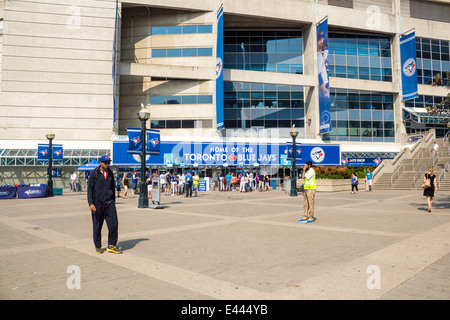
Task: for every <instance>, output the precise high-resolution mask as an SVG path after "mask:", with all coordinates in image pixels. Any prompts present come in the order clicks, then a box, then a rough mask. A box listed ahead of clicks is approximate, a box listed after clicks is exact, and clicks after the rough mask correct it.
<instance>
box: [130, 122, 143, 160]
mask: <svg viewBox="0 0 450 320" xmlns="http://www.w3.org/2000/svg"><path fill="white" fill-rule="evenodd" d="M127 132H128V150H127V153H138V154H141V152H142V135H141V129H140V128H127Z"/></svg>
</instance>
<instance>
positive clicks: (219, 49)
mask: <svg viewBox="0 0 450 320" xmlns="http://www.w3.org/2000/svg"><path fill="white" fill-rule="evenodd" d="M216 122H217V130H221V129H223V6H221V7H220V9H219V12H218V13H217V46H216Z"/></svg>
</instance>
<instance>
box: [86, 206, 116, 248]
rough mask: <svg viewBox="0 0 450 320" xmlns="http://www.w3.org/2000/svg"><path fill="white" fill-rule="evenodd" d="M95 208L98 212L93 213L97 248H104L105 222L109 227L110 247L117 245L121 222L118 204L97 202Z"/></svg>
mask: <svg viewBox="0 0 450 320" xmlns="http://www.w3.org/2000/svg"><path fill="white" fill-rule="evenodd" d="M95 208H96V209H97V211H95V212H92V213H91V215H92V225H93V230H94V244H95V247H96V248H101V246H102V227H103V221H105V220H106V225H107V226H108V245H111V246H115V245H117V239H118V235H119V234H118V229H119V222H118V220H117V210H116V204H115V203H114V202H111V203H110V204H104V203H99V202H96V203H95Z"/></svg>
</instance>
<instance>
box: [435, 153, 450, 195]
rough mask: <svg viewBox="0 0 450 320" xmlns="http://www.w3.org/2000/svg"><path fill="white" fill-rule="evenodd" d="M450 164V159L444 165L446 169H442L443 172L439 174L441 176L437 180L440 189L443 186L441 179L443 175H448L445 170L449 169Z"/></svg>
mask: <svg viewBox="0 0 450 320" xmlns="http://www.w3.org/2000/svg"><path fill="white" fill-rule="evenodd" d="M449 165H450V160H449V161H447V163H446V164H445V166H444V170H442V172H441V174H440V175H439V178H438V181H437V185H438V189H440V188H441V179H442V177H444V178H445V177H446V176H445V171H446V170H447V171H448V169H449V168H448V166H449Z"/></svg>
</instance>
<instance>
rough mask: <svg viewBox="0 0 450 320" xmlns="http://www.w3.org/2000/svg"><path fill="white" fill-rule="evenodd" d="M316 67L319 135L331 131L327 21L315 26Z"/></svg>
mask: <svg viewBox="0 0 450 320" xmlns="http://www.w3.org/2000/svg"><path fill="white" fill-rule="evenodd" d="M317 66H318V70H317V73H318V76H319V114H320V123H319V133H326V132H330V131H331V115H330V82H329V75H328V19H325V20H324V21H323V22H321V23H320V24H319V25H318V26H317Z"/></svg>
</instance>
